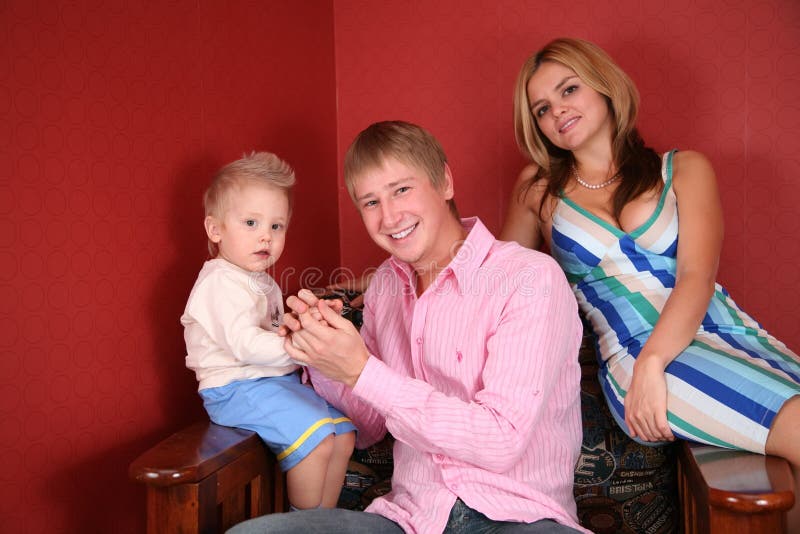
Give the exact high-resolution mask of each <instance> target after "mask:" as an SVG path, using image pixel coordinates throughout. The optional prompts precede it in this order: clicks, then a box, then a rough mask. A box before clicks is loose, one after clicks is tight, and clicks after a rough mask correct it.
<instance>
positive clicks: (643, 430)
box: [625, 355, 675, 441]
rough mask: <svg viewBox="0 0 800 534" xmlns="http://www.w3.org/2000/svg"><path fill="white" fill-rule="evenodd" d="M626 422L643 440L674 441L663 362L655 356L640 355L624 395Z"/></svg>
mask: <svg viewBox="0 0 800 534" xmlns="http://www.w3.org/2000/svg"><path fill="white" fill-rule="evenodd" d="M625 424H626V425H628V429H629V430H630V432H631V437H638V438H639V439H642V440H644V441H672V440H674V439H675V436H674V435H673V434H672V430H670V428H669V423H668V422H667V380H666V375H665V373H664V363H663V361H661V360H660V359H659V358H657V357H655V356H651V357H648V356H646V355H640V356H639V358H637V360H636V363H635V364H634V365H633V378H632V379H631V385H630V387H629V388H628V392H627V393H626V395H625Z"/></svg>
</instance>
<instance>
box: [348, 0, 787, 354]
mask: <svg viewBox="0 0 800 534" xmlns="http://www.w3.org/2000/svg"><path fill="white" fill-rule="evenodd" d="M335 18H336V68H337V87H338V105H339V117H338V131H339V147H340V162H341V155H343V153H344V151H345V150H346V148H347V146H348V145H349V143H350V141H351V140H352V139H353V137H354V136H355V134H356V133H357V132H358V131H360V130H361V129H362V128H364V127H365V126H366V125H368V124H369V123H371V122H373V121H376V120H385V119H394V118H402V119H406V120H411V121H414V122H418V123H420V124H422V125H424V126H426V127H427V128H428V129H430V130H431V131H432V132H433V133H434V134H435V135H436V136H437V137H438V138H439V140H440V141H441V142H442V144H443V145H444V148H445V150H446V152H447V154H448V156H449V158H450V162H451V167H452V169H453V172H454V175H455V181H456V201H457V203H458V206H459V209H460V211H461V214H462V216H466V215H479V216H480V217H481V218H482V219H483V220H484V222H485V223H486V224H487V225H488V226H489V228H490V229H492V230H494V231H499V230H500V228H501V225H502V220H503V215H504V212H505V206H506V204H507V200H508V191H509V189H510V187H511V185H512V184H513V182H514V180H515V178H516V175H517V173H518V172H519V170H520V168H521V165H522V161H523V160H522V159H521V157H520V156H519V154H518V152H517V150H516V146H515V144H514V138H513V130H512V118H511V95H512V87H513V83H514V80H515V78H516V74H517V71H518V69H519V67H520V66H521V65H522V63H523V61H524V60H525V58H526V57H527V56H528V55H530V54H531V53H533V52H534V51H535V50H537V49H538V48H539V47H541V46H542V45H543V44H544V43H546V42H547V41H548V40H550V39H552V38H555V37H559V36H574V37H581V38H585V39H589V40H591V41H594V42H596V43H598V44H599V45H600V46H602V47H604V48H605V49H606V50H607V51H609V52H610V53H611V55H612V56H613V57H614V58H615V59H616V60H617V61H618V62H619V63H620V64H621V65H622V67H623V68H624V69H625V70H626V71H627V72H628V73H629V74H630V75H631V77H632V78H633V79H634V81H635V82H636V83H637V85H638V87H639V90H640V92H641V94H642V106H641V119H640V126H641V129H642V131H643V134H644V135H645V138H646V140H648V142H649V143H650V144H651V145H652V146H654V147H655V148H656V149H658V150H668V149H670V148H673V147H675V148H692V149H695V150H699V151H702V152H704V153H706V154H707V155H708V156H709V157H710V159H711V160H712V162H713V164H714V166H715V169H716V172H717V176H718V181H719V186H720V189H721V194H722V201H723V205H724V209H725V223H726V238H725V245H724V250H723V254H722V261H721V267H720V274H719V279H720V281H721V282H722V283H723V284H724V285H725V286H726V287H727V288H728V289H729V290H730V292H731V294H732V295H733V296H734V298H735V299H736V300H737V302H738V303H739V304H740V305H742V306H743V307H744V308H745V310H746V311H748V312H749V313H751V314H753V315H754V316H755V317H756V318H757V319H758V320H759V321H761V322H762V323H763V324H764V325H765V326H766V327H767V328H769V329H770V330H771V331H773V332H774V333H775V334H776V335H777V336H778V337H779V338H781V339H782V340H784V341H785V342H786V343H787V344H788V345H789V346H790V347H792V348H793V349H795V350H800V325H798V321H797V320H796V318H795V316H796V313H795V310H796V304H795V303H796V302H800V269H798V267H797V264H798V261H800V244H799V243H800V240H798V239H797V238H796V234H797V233H798V230H800V223H798V217H797V214H798V208H797V206H798V203H800V187H798V185H800V129H798V125H800V105H798V101H797V91H795V90H794V87H795V86H797V85H798V82H800V52H798V50H800V3H799V2H797V1H796V0H768V1H757V0H756V1H752V0H674V1H669V2H666V1H648V2H640V1H631V0H621V1H620V0H618V1H613V2H612V1H605V0H599V1H598V0H576V1H573V2H570V3H568V4H558V3H553V2H531V1H527V0H500V1H496V0H491V1H488V0H487V1H472V2H462V1H458V0H441V1H435V2H426V1H414V2H391V3H390V2H370V1H367V0H364V1H337V2H335ZM340 179H341V178H340ZM340 203H341V205H342V210H341V214H340V220H341V239H342V251H341V253H342V260H343V262H344V264H345V265H347V266H348V267H350V268H351V269H352V270H354V271H357V272H360V271H361V270H362V269H364V268H365V267H368V266H372V265H377V264H378V263H379V262H380V261H381V260H382V259H383V257H384V255H383V253H382V252H381V251H380V250H378V249H377V248H376V247H374V246H373V245H372V244H371V243H370V242H369V239H368V238H367V236H366V233H365V232H364V231H363V229H362V228H361V223H360V220H359V217H358V215H357V213H356V212H355V209H354V208H353V207H352V203H351V202H350V199H349V198H348V197H347V194H346V192H344V191H343V190H342V189H341V188H340Z"/></svg>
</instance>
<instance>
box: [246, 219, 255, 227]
mask: <svg viewBox="0 0 800 534" xmlns="http://www.w3.org/2000/svg"><path fill="white" fill-rule="evenodd" d="M244 223H245V224H246V225H247V226H250V227H253V228H254V227H255V226H256V225H257V224H258V223H257V222H256V220H255V219H246V220H245V221H244Z"/></svg>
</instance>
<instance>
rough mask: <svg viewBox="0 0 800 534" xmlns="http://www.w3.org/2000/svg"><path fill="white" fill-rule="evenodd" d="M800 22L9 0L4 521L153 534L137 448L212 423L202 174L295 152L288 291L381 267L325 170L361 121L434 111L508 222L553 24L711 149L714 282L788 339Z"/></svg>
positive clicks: (749, 15)
mask: <svg viewBox="0 0 800 534" xmlns="http://www.w3.org/2000/svg"><path fill="white" fill-rule="evenodd" d="M798 28H800V5H799V4H797V2H796V1H795V0H767V1H761V2H748V1H741V0H716V1H711V0H702V1H689V0H673V1H671V2H639V1H634V0H621V1H615V2H610V1H599V0H591V1H583V0H577V1H576V2H572V3H570V4H568V5H566V4H565V5H563V6H562V5H556V4H554V3H552V2H530V1H523V0H516V1H511V0H501V1H496V0H491V1H471V2H463V1H461V2H456V1H416V2H402V3H389V2H370V1H360V2H356V1H345V0H335V1H333V0H319V1H310V0H308V1H304V2H297V3H293V2H288V1H277V0H275V1H271V2H260V1H247V0H239V1H231V2H212V1H210V0H209V1H203V2H198V1H197V0H191V1H190V0H175V1H170V2H159V3H147V2H133V3H122V2H119V1H115V2H97V1H89V0H82V1H78V2H66V1H63V2H52V1H46V0H37V1H33V0H5V1H3V0H0V169H2V170H3V171H2V172H0V265H3V268H2V270H0V358H2V360H1V361H2V362H3V372H2V373H0V518H2V521H3V523H2V524H3V526H2V529H3V530H4V531H8V532H44V531H47V532H65V533H66V532H70V533H71V532H115V533H117V532H120V533H121V532H141V531H143V527H144V523H143V510H144V498H143V496H144V493H143V491H142V488H140V487H138V486H136V485H135V484H133V483H131V482H128V481H127V474H126V470H127V465H128V463H129V462H130V461H131V459H132V458H134V457H135V456H136V455H137V454H138V453H139V452H141V451H142V450H144V449H145V448H147V447H148V446H150V445H152V444H153V443H154V442H155V441H156V440H157V439H160V438H162V437H164V436H165V435H166V434H167V433H169V432H170V431H173V430H175V429H177V428H178V427H180V426H182V425H184V424H186V423H187V422H189V421H192V420H195V419H197V418H200V417H203V415H202V408H201V406H200V402H199V400H198V398H197V397H196V395H195V392H194V390H195V387H196V384H195V380H194V378H193V377H192V376H191V374H189V372H188V371H186V370H185V369H184V367H183V360H182V354H183V350H184V347H183V340H182V332H181V328H180V325H179V323H178V317H179V316H180V313H181V311H182V309H183V306H184V303H185V299H186V297H187V295H188V292H189V289H190V288H191V284H192V283H193V280H194V277H195V275H196V272H197V270H198V269H199V266H200V263H201V262H202V261H203V259H204V250H205V240H204V235H203V231H202V227H201V220H202V210H201V207H200V195H201V192H202V189H203V188H204V186H205V185H206V183H207V181H208V179H209V177H210V174H211V173H212V172H213V171H214V170H215V169H216V168H217V167H219V166H220V165H221V164H223V163H225V162H227V161H229V160H232V159H234V158H236V157H238V156H239V155H240V154H241V153H242V152H244V151H245V150H250V149H253V148H257V149H270V150H273V151H275V152H277V153H279V154H280V155H281V156H283V157H284V158H286V159H287V160H289V161H290V162H292V163H293V164H294V166H295V167H296V169H297V173H298V180H299V185H298V191H297V198H298V202H297V204H296V206H295V217H294V220H293V223H292V227H291V228H290V234H289V241H288V245H287V250H286V252H285V254H284V257H283V258H282V259H281V261H280V262H279V267H280V271H279V273H277V274H280V273H281V272H282V274H284V275H286V278H287V279H288V280H287V282H286V283H285V284H284V285H285V287H286V288H287V289H289V290H292V289H296V288H297V287H299V286H300V285H301V284H302V285H307V284H308V283H310V284H312V285H317V283H315V282H314V281H313V280H310V281H309V280H306V282H305V283H302V282H301V281H300V272H301V271H302V270H303V269H305V268H306V267H317V268H319V269H320V270H321V272H323V273H328V272H330V271H331V270H332V269H333V268H334V267H336V266H337V265H338V264H339V260H340V255H341V260H342V262H343V264H344V265H345V266H347V267H350V268H353V269H354V270H360V269H362V268H364V267H366V266H370V265H376V264H377V263H378V262H379V261H380V260H381V259H382V257H383V254H382V253H381V252H380V251H378V250H376V249H375V247H373V246H372V245H371V244H370V243H369V240H368V238H367V237H366V235H365V234H364V233H363V230H362V228H361V223H360V221H359V220H358V215H357V214H356V212H355V210H354V208H353V207H352V205H351V203H350V200H349V198H347V195H346V192H345V191H344V189H343V186H342V185H341V176H339V180H340V182H339V183H338V185H337V182H336V179H335V173H336V172H337V169H338V168H339V167H340V163H341V156H342V154H343V152H344V150H345V149H346V147H347V146H348V144H349V142H350V140H351V139H352V137H353V136H354V135H355V133H356V132H358V131H359V130H360V129H361V128H363V127H364V126H366V125H367V124H368V123H370V122H372V121H375V120H382V119H389V118H403V119H407V120H412V121H416V122H419V123H421V124H423V125H425V126H427V127H428V128H430V129H431V130H432V131H433V132H434V133H435V134H436V135H437V136H438V137H439V138H440V140H441V141H442V142H443V144H444V147H445V149H446V150H447V152H448V155H449V156H450V159H451V163H452V168H453V170H454V172H455V175H456V186H457V187H456V188H457V199H458V203H459V207H460V209H461V211H462V214H464V215H471V214H477V215H480V216H481V217H482V218H483V219H484V221H485V222H486V223H487V224H488V225H489V227H490V228H491V229H493V230H499V228H500V226H501V223H502V218H503V213H504V210H505V206H506V202H507V197H508V190H509V189H510V187H511V184H512V182H513V180H514V177H515V175H516V173H517V172H518V170H519V168H520V166H521V164H522V161H523V160H522V158H521V157H520V156H519V155H518V153H517V151H516V148H515V146H514V141H513V135H512V131H511V86H512V83H513V80H514V77H515V75H516V70H517V68H518V67H519V65H520V64H521V63H522V61H523V60H524V58H525V57H526V56H527V55H528V54H529V53H530V52H532V51H533V50H534V49H536V48H537V47H539V46H540V45H541V44H543V43H544V42H546V41H547V40H548V39H550V38H552V37H555V36H557V35H574V36H579V37H585V38H589V39H591V40H594V41H596V42H597V43H599V44H600V45H602V46H604V47H606V48H607V49H608V50H609V51H610V52H611V53H612V55H614V56H615V57H616V58H617V59H618V60H619V62H620V63H621V64H622V66H623V67H624V68H625V69H626V70H627V71H628V72H629V73H630V74H631V75H632V76H633V78H634V79H635V81H636V82H637V83H638V84H639V87H640V89H641V92H642V95H643V108H642V128H643V130H644V133H645V134H646V135H647V138H648V139H649V140H650V142H651V143H652V144H654V145H656V146H657V147H658V148H661V149H667V148H671V147H673V146H678V147H691V148H694V149H698V150H701V151H704V152H705V153H707V154H708V155H709V156H710V157H711V159H712V161H713V162H714V164H715V166H716V169H717V172H718V175H719V182H720V188H721V190H722V195H723V202H724V206H725V210H726V224H727V238H726V242H725V248H724V252H723V258H722V268H721V273H720V279H721V280H722V281H723V282H724V283H725V284H726V285H727V286H728V287H729V288H730V290H731V292H732V293H733V295H734V297H736V298H737V300H738V301H739V302H740V303H742V304H743V305H744V306H745V307H746V309H748V310H749V311H751V312H752V313H753V314H754V315H755V316H756V317H757V318H759V319H760V320H762V322H764V324H765V325H766V326H767V327H769V328H770V329H771V330H773V331H774V332H775V333H777V334H778V335H779V336H780V337H782V338H783V339H784V340H785V341H787V342H788V343H789V345H790V346H792V347H793V348H795V349H798V348H800V327H798V326H797V324H796V323H797V321H795V320H794V314H793V311H794V302H798V301H800V294H798V289H797V288H798V287H800V283H799V282H800V279H799V278H800V270H799V269H798V268H797V266H796V265H797V262H798V260H800V248H798V247H800V245H798V244H797V243H798V240H797V239H796V238H795V234H796V233H797V230H798V226H800V224H799V223H798V221H797V216H796V214H797V208H796V206H797V205H798V201H800V188H798V187H797V185H798V182H799V181H800V178H798V176H800V156H798V155H797V154H798V148H800V142H799V141H800V133H798V130H797V125H798V123H800V106H798V104H797V102H796V94H797V91H796V90H795V88H796V86H797V85H798V81H800V80H799V78H800V54H798V52H797V50H798V45H800V30H798ZM334 30H335V32H334ZM334 44H335V52H334ZM337 106H338V109H337ZM337 158H338V160H337ZM337 190H338V199H339V202H338V204H337V203H336V200H335V199H336V194H337Z"/></svg>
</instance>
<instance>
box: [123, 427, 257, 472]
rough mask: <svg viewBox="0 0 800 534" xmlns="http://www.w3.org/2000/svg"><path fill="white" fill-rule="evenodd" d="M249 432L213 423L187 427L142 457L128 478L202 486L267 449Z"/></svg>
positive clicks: (132, 467) (132, 466)
mask: <svg viewBox="0 0 800 534" xmlns="http://www.w3.org/2000/svg"><path fill="white" fill-rule="evenodd" d="M263 447H264V446H263V444H262V442H261V440H260V439H259V437H258V436H257V435H256V434H255V433H254V432H251V431H249V430H242V429H239V428H231V427H227V426H219V425H215V424H214V423H211V422H209V421H203V422H199V423H195V424H193V425H191V426H189V427H186V428H184V429H182V430H180V431H178V432H176V433H174V434H172V435H171V436H170V437H168V438H166V439H165V440H163V441H161V442H160V443H158V444H157V445H155V446H153V447H151V448H150V449H148V450H147V451H146V452H144V453H142V454H141V455H140V456H139V457H138V458H137V459H136V460H134V461H133V463H131V465H130V467H129V469H128V474H129V476H130V478H131V479H133V480H136V481H137V482H142V483H144V484H148V485H153V486H161V487H165V486H177V485H180V484H186V483H188V482H199V481H201V480H203V479H204V478H206V477H207V476H208V475H210V474H212V473H214V472H215V471H218V470H219V469H220V468H221V467H223V466H225V465H227V464H230V463H231V462H232V461H233V460H235V459H236V458H238V457H240V456H242V455H243V454H245V453H247V452H250V451H252V450H254V449H258V450H261V449H263Z"/></svg>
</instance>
